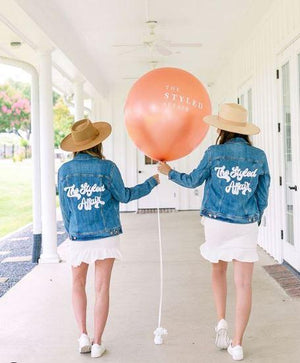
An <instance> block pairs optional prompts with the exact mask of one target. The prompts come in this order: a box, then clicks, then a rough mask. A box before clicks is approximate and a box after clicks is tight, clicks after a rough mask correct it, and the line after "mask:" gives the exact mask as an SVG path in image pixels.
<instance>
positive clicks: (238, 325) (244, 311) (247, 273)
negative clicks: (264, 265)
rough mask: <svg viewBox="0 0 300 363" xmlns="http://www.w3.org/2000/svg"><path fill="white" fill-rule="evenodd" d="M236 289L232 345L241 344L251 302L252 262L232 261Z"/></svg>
mask: <svg viewBox="0 0 300 363" xmlns="http://www.w3.org/2000/svg"><path fill="white" fill-rule="evenodd" d="M233 266H234V283H235V289H236V307H235V333H234V339H233V340H232V345H233V346H235V345H242V341H243V335H244V332H245V329H246V326H247V323H248V320H249V316H250V311H251V303H252V286H251V285H252V275H253V266H254V263H253V262H240V261H235V260H234V261H233Z"/></svg>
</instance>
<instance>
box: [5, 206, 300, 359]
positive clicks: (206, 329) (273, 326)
mask: <svg viewBox="0 0 300 363" xmlns="http://www.w3.org/2000/svg"><path fill="white" fill-rule="evenodd" d="M122 219H123V226H124V230H125V234H124V235H123V236H122V247H123V254H124V260H123V261H122V262H116V264H115V267H114V271H113V278H112V287H111V311H110V317H109V321H108V325H107V329H106V332H105V336H104V341H105V343H106V346H107V348H108V352H107V353H106V354H105V355H104V356H103V357H102V358H100V359H101V362H113V363H148V362H149V363H150V362H159V363H177V362H178V363H196V362H197V363H212V362H213V363H221V362H224V363H226V362H232V360H231V358H230V357H229V356H228V354H227V353H226V352H224V351H218V350H216V349H215V347H214V332H213V327H214V324H215V313H214V305H213V300H212V294H211V289H210V281H209V280H210V266H209V264H208V263H207V262H206V261H204V260H203V259H202V258H201V257H200V256H199V249H198V246H199V244H200V243H201V242H202V241H203V230H202V226H201V224H200V220H199V216H198V213H197V212H178V213H169V214H162V233H163V239H164V257H165V280H164V281H165V289H164V291H165V296H164V306H163V324H162V325H163V327H165V328H167V329H168V332H169V335H168V336H167V338H166V339H165V343H164V344H163V345H161V346H155V345H154V343H153V330H154V329H155V328H156V326H157V313H158V300H159V285H158V282H159V264H158V242H157V224H156V215H155V214H138V215H136V214H123V215H122ZM65 250H66V244H65V243H63V244H62V245H61V246H60V247H59V251H60V254H61V256H62V257H65V252H66V251H65ZM260 255H261V260H260V262H259V263H258V264H257V265H256V269H255V274H254V302H253V305H254V306H253V313H252V316H251V320H250V324H249V327H248V330H247V335H246V338H245V342H244V351H245V360H246V361H247V362H255V363H269V362H270V363H271V362H272V363H279V362H280V363H285V362H288V363H297V362H299V356H300V344H299V333H300V330H299V326H300V324H299V319H300V318H299V316H300V299H299V298H298V299H297V298H294V299H292V298H290V297H288V296H287V295H286V293H285V292H284V291H283V290H282V289H281V287H280V286H279V285H278V284H277V283H276V282H275V280H273V279H272V278H271V277H270V276H269V275H268V274H267V273H266V271H265V270H264V269H263V268H262V265H270V264H273V263H274V261H273V260H272V259H271V258H269V257H268V256H267V255H266V254H265V253H264V252H262V251H260ZM89 274H90V275H89V284H88V294H89V296H90V298H91V299H90V301H91V302H92V301H93V288H92V280H93V276H92V275H93V271H92V269H91V271H90V272H89ZM231 275H232V269H231V268H230V270H229V276H231ZM233 304H234V297H233V286H232V281H230V286H229V302H228V317H227V319H228V321H229V324H230V327H231V328H232V326H233ZM91 317H92V304H91V303H90V304H89V307H88V318H89V326H90V327H91V324H92V319H91ZM90 331H91V332H92V330H91V329H90ZM231 331H232V329H231ZM77 337H78V331H77V328H76V325H75V322H74V319H73V313H72V309H71V303H70V271H69V267H68V265H67V263H64V262H63V263H60V264H54V265H39V266H37V267H36V268H34V269H33V270H32V271H31V272H30V273H28V274H27V275H26V276H25V277H24V278H23V279H22V280H21V281H20V282H19V283H17V284H16V285H15V286H14V287H13V288H12V289H11V290H10V291H8V292H7V293H6V294H5V295H4V296H3V297H2V298H1V299H0V362H1V363H10V362H17V363H33V362H34V363H36V362H41V363H48V362H49V363H50V362H51V363H53V362H55V363H73V362H74V363H75V362H76V363H77V362H88V361H90V357H89V355H80V354H79V353H77Z"/></svg>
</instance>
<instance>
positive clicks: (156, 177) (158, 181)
mask: <svg viewBox="0 0 300 363" xmlns="http://www.w3.org/2000/svg"><path fill="white" fill-rule="evenodd" d="M153 178H154V179H155V180H156V181H157V184H159V183H160V180H159V174H155V175H153Z"/></svg>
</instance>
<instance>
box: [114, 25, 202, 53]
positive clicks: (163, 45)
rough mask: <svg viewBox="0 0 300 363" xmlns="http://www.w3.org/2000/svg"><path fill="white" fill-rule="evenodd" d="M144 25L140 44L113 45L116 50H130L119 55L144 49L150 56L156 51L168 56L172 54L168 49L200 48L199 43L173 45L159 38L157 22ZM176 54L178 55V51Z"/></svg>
mask: <svg viewBox="0 0 300 363" xmlns="http://www.w3.org/2000/svg"><path fill="white" fill-rule="evenodd" d="M145 24H146V28H147V31H146V34H145V35H144V37H143V40H142V42H141V43H140V44H115V45H113V47H116V48H126V47H127V48H131V49H129V50H127V51H125V52H122V53H120V54H119V55H123V54H127V53H131V52H134V51H136V50H138V49H140V47H146V48H148V49H149V50H150V52H151V54H152V53H153V51H156V52H157V53H158V54H160V55H163V56H169V55H171V54H173V53H174V52H173V51H172V50H171V49H170V48H183V47H185V48H200V47H201V46H202V44H201V43H174V42H171V41H169V40H166V39H163V38H161V37H160V36H159V35H158V34H157V32H156V29H157V25H158V21H157V20H147V21H146V22H145ZM176 53H179V52H178V51H177V52H176Z"/></svg>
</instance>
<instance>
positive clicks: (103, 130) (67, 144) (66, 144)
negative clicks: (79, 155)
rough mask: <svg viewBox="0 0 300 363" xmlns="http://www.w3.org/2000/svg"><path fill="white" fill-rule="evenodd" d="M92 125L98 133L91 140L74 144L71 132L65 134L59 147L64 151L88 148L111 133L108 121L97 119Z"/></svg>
mask: <svg viewBox="0 0 300 363" xmlns="http://www.w3.org/2000/svg"><path fill="white" fill-rule="evenodd" d="M92 125H93V126H94V127H95V128H96V129H97V130H98V132H99V135H98V136H97V137H95V138H94V139H93V140H88V141H87V142H86V143H81V144H80V145H78V144H76V143H75V142H74V140H73V138H72V133H70V134H69V135H67V136H66V137H65V138H64V139H63V140H62V141H61V143H60V147H61V149H62V150H65V151H73V152H75V151H82V150H87V149H90V148H91V147H93V146H96V145H98V144H100V142H102V141H104V140H105V139H106V138H107V137H108V136H109V135H110V134H111V125H110V124H109V123H108V122H103V121H98V122H93V123H92Z"/></svg>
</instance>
